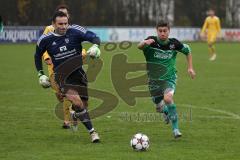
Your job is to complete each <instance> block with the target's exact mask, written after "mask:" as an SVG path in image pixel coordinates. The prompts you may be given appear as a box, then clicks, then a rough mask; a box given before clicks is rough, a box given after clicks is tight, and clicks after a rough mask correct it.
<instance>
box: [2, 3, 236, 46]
mask: <svg viewBox="0 0 240 160" xmlns="http://www.w3.org/2000/svg"><path fill="white" fill-rule="evenodd" d="M0 4H1V5H0V15H1V17H2V21H3V24H4V26H6V27H5V29H6V30H5V33H6V32H7V31H9V29H10V30H14V29H16V26H24V27H21V29H36V27H35V28H32V27H30V28H29V27H27V28H26V26H41V27H40V30H41V31H40V32H39V33H38V32H36V33H30V34H31V35H33V34H37V35H36V36H37V37H39V34H41V32H42V30H43V26H46V25H49V24H51V17H52V15H53V13H54V11H55V8H56V6H57V5H59V4H66V5H67V6H69V9H70V14H71V22H72V23H75V24H79V25H82V26H85V27H86V26H88V27H90V28H91V27H93V28H92V29H93V30H94V31H95V32H97V33H98V34H99V35H100V36H102V39H103V40H104V41H121V40H124V39H122V38H121V34H122V35H124V34H127V33H125V32H127V31H126V30H122V31H121V30H118V29H117V30H112V27H114V28H115V29H116V28H119V27H120V29H121V27H124V28H126V27H127V28H131V27H135V32H134V33H131V34H130V35H134V36H135V38H133V39H132V38H131V37H129V36H126V35H125V36H123V37H127V38H128V39H129V40H130V41H139V40H141V39H142V38H143V37H144V36H146V33H147V34H153V31H151V30H148V29H147V28H149V27H152V28H153V27H154V26H155V24H156V23H157V22H158V21H159V20H168V21H169V22H170V24H171V25H172V26H174V27H180V28H188V29H187V30H186V29H183V30H179V29H178V30H174V29H173V31H172V35H173V36H177V37H179V39H180V40H186V41H192V40H198V39H199V37H198V32H199V28H201V26H202V25H203V22H204V19H205V18H206V16H207V10H208V9H210V8H212V9H214V10H215V12H216V15H217V16H218V17H219V18H220V20H221V25H222V27H223V28H227V29H230V30H227V37H226V36H225V35H226V34H225V30H223V39H224V40H239V39H240V32H238V29H237V30H236V29H235V30H232V28H238V27H239V26H240V1H239V0H50V1H49V0H38V1H35V0H8V1H6V0H0ZM8 26H14V27H15V28H12V27H10V28H9V27H8ZM96 27H97V28H96ZM136 27H145V28H146V29H147V30H144V29H143V28H142V29H141V30H138V29H136ZM103 28H105V29H108V30H104V31H103ZM18 29H19V28H18ZM37 29H38V30H39V28H37ZM123 32H124V34H123ZM128 32H131V31H129V30H128ZM176 32H177V33H176ZM178 32H179V33H178ZM180 32H181V33H180ZM11 34H14V33H12V32H11ZM19 34H20V33H19ZM179 34H180V35H179ZM21 35H22V34H21ZM181 35H185V36H184V37H185V38H184V37H181ZM3 36H4V37H5V42H7V41H6V37H7V35H4V34H1V35H0V41H3V38H4V37H3ZM136 36H140V37H136ZM229 36H230V37H229ZM187 37H188V38H187ZM190 37H191V38H190ZM22 39H24V37H23V38H22ZM30 39H31V37H30ZM16 41H21V40H18V38H17V40H16ZM29 41H31V42H32V40H29ZM33 41H35V39H34V40H33ZM12 42H13V41H12Z"/></svg>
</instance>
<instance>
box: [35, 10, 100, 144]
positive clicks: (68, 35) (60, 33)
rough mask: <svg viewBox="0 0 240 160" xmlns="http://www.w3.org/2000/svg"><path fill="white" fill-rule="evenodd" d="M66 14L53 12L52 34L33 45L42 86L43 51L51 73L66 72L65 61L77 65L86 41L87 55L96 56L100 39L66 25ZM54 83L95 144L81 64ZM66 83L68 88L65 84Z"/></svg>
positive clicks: (73, 26)
mask: <svg viewBox="0 0 240 160" xmlns="http://www.w3.org/2000/svg"><path fill="white" fill-rule="evenodd" d="M68 19H69V18H68V16H67V14H65V13H63V12H61V11H57V12H56V13H55V14H54V16H53V18H52V24H53V27H54V32H49V33H48V34H43V35H42V36H41V37H40V38H39V40H38V42H37V46H36V52H35V56H34V59H35V67H36V69H37V71H38V75H39V82H40V84H41V85H42V86H43V87H46V86H45V85H46V83H45V82H46V81H48V77H47V76H46V75H44V72H43V68H42V56H43V54H44V52H46V51H47V52H48V54H49V56H50V58H51V60H52V63H53V70H54V72H56V69H57V68H59V67H61V68H62V69H68V66H66V65H64V64H66V63H67V62H69V60H72V59H77V62H79V63H81V62H82V61H83V58H82V56H81V55H82V42H83V41H89V42H91V43H93V46H92V47H91V48H89V50H88V51H87V54H88V55H89V56H91V57H93V58H98V57H99V56H100V49H99V48H98V46H99V45H100V39H99V37H97V36H96V34H95V33H93V32H91V31H88V30H86V29H85V28H83V27H81V26H78V25H69V24H68ZM56 75H57V76H58V77H55V81H56V82H57V85H58V87H59V88H60V91H61V93H62V95H63V96H65V97H66V98H67V99H68V100H70V101H71V103H72V108H73V110H74V111H75V112H74V114H73V117H74V118H77V119H79V120H80V121H81V122H82V123H83V125H84V126H85V127H86V129H87V130H88V132H89V133H90V136H91V141H92V142H99V140H100V138H99V136H98V133H97V132H96V131H95V129H94V128H93V124H92V122H91V119H90V116H89V114H88V110H87V108H88V93H87V77H86V73H85V71H84V70H83V67H82V65H80V66H77V67H76V68H75V70H73V71H72V72H70V73H69V75H68V76H67V78H66V79H64V83H62V81H61V79H60V77H61V75H64V72H57V73H56ZM65 84H68V85H65ZM76 85H77V86H81V87H82V90H81V91H82V93H81V91H78V90H76V88H75V87H74V86H76Z"/></svg>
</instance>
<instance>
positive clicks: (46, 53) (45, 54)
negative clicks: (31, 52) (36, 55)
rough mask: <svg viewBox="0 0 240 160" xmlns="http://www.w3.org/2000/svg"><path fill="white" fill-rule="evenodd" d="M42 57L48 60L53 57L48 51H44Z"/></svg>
mask: <svg viewBox="0 0 240 160" xmlns="http://www.w3.org/2000/svg"><path fill="white" fill-rule="evenodd" d="M42 59H43V60H44V61H46V60H48V59H51V58H50V56H49V54H48V52H44V53H43V56H42Z"/></svg>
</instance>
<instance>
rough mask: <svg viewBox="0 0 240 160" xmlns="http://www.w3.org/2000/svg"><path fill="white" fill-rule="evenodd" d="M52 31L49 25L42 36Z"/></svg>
mask: <svg viewBox="0 0 240 160" xmlns="http://www.w3.org/2000/svg"><path fill="white" fill-rule="evenodd" d="M53 31H54V28H53V26H52V25H50V26H47V27H46V28H45V29H44V31H43V34H48V33H49V32H53Z"/></svg>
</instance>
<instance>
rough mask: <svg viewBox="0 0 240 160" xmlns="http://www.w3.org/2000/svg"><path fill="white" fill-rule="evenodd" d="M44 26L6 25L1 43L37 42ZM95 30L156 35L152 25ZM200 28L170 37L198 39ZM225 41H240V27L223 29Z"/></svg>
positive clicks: (120, 37)
mask: <svg viewBox="0 0 240 160" xmlns="http://www.w3.org/2000/svg"><path fill="white" fill-rule="evenodd" d="M43 29H44V27H42V26H36V27H29V26H21V27H9V26H6V27H5V28H4V30H3V32H1V33H0V43H20V42H24V43H35V42H36V41H37V40H38V38H39V37H40V36H41V34H42V32H43ZM87 29H89V30H91V31H93V32H95V33H96V34H97V35H98V36H99V37H100V39H101V41H102V42H121V41H131V42H139V41H142V40H143V39H145V38H147V37H148V36H150V35H156V30H155V29H154V27H153V28H150V27H87ZM199 33H200V28H182V27H180V28H177V27H176V28H171V31H170V37H174V38H177V39H179V40H181V41H198V40H200V37H199ZM222 39H223V40H224V41H240V29H222Z"/></svg>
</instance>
